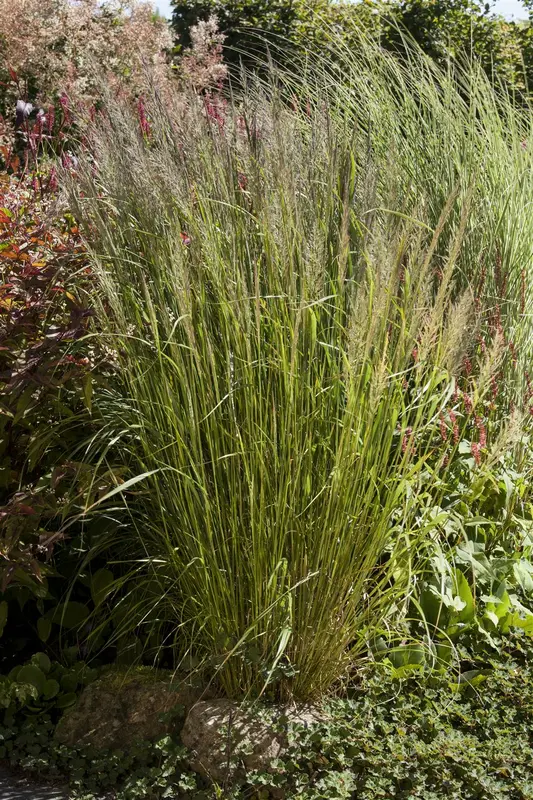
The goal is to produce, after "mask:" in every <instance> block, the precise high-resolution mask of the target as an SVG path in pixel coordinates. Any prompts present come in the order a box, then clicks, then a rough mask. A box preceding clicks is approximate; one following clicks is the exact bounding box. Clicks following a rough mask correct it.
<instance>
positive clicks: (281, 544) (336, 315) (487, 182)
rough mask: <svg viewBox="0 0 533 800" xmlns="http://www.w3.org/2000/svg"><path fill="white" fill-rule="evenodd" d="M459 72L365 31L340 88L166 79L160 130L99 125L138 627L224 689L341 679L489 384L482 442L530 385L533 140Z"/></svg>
mask: <svg viewBox="0 0 533 800" xmlns="http://www.w3.org/2000/svg"><path fill="white" fill-rule="evenodd" d="M339 54H340V55H342V53H341V47H340V45H339V52H338V53H337V56H338V57H339ZM462 82H463V84H464V85H462V86H458V85H457V83H456V79H455V78H454V79H452V78H451V77H450V76H446V75H442V74H440V73H437V72H435V70H433V69H432V68H431V67H430V65H429V63H428V62H427V61H425V60H424V59H423V58H422V57H420V56H418V55H417V54H413V56H412V62H411V63H410V64H409V66H408V68H407V67H404V66H401V65H400V64H399V63H398V62H396V61H395V60H394V59H393V57H391V56H386V55H384V54H383V53H381V52H380V51H379V50H374V49H372V47H370V46H367V45H365V44H364V43H362V46H361V51H360V53H358V54H350V55H349V57H348V54H347V55H346V63H345V64H344V65H343V78H342V79H340V78H335V76H334V77H333V78H332V76H331V73H329V74H327V75H326V73H324V74H322V75H321V74H319V73H318V72H317V71H315V72H314V73H313V75H309V76H308V78H307V79H306V78H305V77H304V78H299V79H298V80H296V79H295V78H290V77H280V76H274V75H272V79H271V81H270V82H269V83H268V82H267V83H265V84H262V85H259V84H258V83H257V82H254V81H253V80H252V79H250V80H249V81H248V85H247V88H245V89H244V91H243V94H242V96H239V98H238V99H236V98H235V97H231V96H229V95H228V96H227V97H222V96H220V95H213V94H211V95H209V96H208V97H206V98H205V99H204V101H202V102H199V101H198V100H197V99H191V100H190V101H189V102H187V103H184V102H183V100H181V101H180V103H181V105H180V111H179V114H178V113H175V112H174V111H173V109H172V108H171V107H169V106H168V105H167V106H166V107H163V106H162V104H161V103H160V102H159V101H158V98H157V95H156V94H155V95H154V96H153V97H152V98H150V97H146V98H145V103H146V107H145V111H144V113H145V120H148V122H149V126H146V125H145V126H142V125H141V126H140V125H139V119H138V118H137V116H136V112H135V110H133V111H132V110H130V108H129V107H127V106H126V105H124V104H121V103H120V102H116V101H113V102H112V103H110V104H109V106H108V108H107V111H106V114H105V116H102V117H101V118H100V120H99V121H98V122H97V123H96V127H94V128H93V129H92V131H91V132H90V136H91V140H92V143H93V148H94V149H93V158H94V160H91V159H87V160H86V161H85V162H84V161H83V159H82V160H80V165H79V169H78V175H77V180H78V183H77V184H76V185H75V186H74V188H73V197H74V198H75V202H76V204H77V212H78V214H79V216H80V217H81V219H82V220H83V221H84V222H85V226H86V231H87V238H88V242H89V245H90V248H91V253H92V259H93V263H94V269H95V272H96V275H97V277H98V281H99V290H98V296H97V297H96V298H95V302H96V305H97V314H98V316H99V324H100V325H101V327H102V334H101V336H102V337H104V338H105V342H106V345H107V346H108V347H109V348H110V349H111V350H112V352H113V354H114V356H113V357H114V358H115V359H116V361H117V365H118V368H117V371H116V375H115V380H114V382H112V383H110V384H108V386H107V388H106V389H105V391H104V390H100V392H99V393H98V396H96V395H95V396H94V398H93V413H94V415H95V418H98V419H99V421H100V426H101V431H100V435H99V437H98V442H97V446H98V448H100V453H101V455H100V459H101V461H100V463H103V461H104V459H107V461H109V460H110V459H114V460H115V463H118V464H119V465H120V467H121V480H125V479H127V480H126V482H125V483H124V484H122V489H120V488H119V486H118V484H117V490H116V492H115V494H114V497H113V504H115V505H116V500H117V495H118V494H120V495H122V497H123V498H124V501H125V503H126V505H127V507H128V510H129V517H128V518H127V524H126V523H125V524H124V526H123V531H122V533H121V534H120V533H115V534H114V544H115V545H116V543H117V541H118V540H117V537H119V536H122V540H121V541H122V547H123V550H122V552H123V557H124V559H125V560H126V559H129V560H130V562H131V582H130V583H129V584H126V586H129V587H130V588H128V590H127V591H126V590H124V591H125V593H124V594H123V595H122V600H120V602H118V603H117V613H119V614H120V618H121V620H122V623H121V624H122V628H121V631H122V634H123V635H125V634H126V629H127V626H128V625H129V626H130V629H131V630H134V629H136V630H137V631H139V630H141V628H142V627H143V625H144V626H146V628H148V629H149V630H150V631H151V632H152V634H153V635H154V636H155V639H156V641H158V642H159V644H160V647H161V648H163V647H170V648H172V649H173V652H174V654H175V663H176V664H185V663H186V659H189V658H190V657H191V656H192V658H193V659H194V662H195V663H196V664H201V665H202V666H203V668H205V669H206V670H207V671H208V674H210V675H211V676H212V678H213V680H215V681H216V682H217V684H218V686H219V687H220V688H221V689H222V690H223V691H224V692H226V693H227V694H228V695H229V696H236V697H242V696H258V695H261V694H265V693H266V694H268V695H269V696H276V697H278V698H284V699H287V698H291V697H295V698H300V699H307V698H312V697H315V696H317V695H320V694H321V693H324V692H325V691H327V690H328V689H330V688H331V687H332V686H334V685H335V684H337V683H338V682H339V681H341V680H343V679H345V678H346V676H347V675H348V674H349V672H350V670H351V669H352V667H353V665H354V663H355V662H356V660H357V658H359V657H360V656H361V654H362V653H363V652H364V650H365V648H366V642H367V640H368V638H369V637H370V636H373V635H374V634H375V632H376V630H378V629H379V628H380V627H381V626H383V625H385V624H388V623H389V622H390V621H391V620H392V619H394V618H398V617H400V616H401V615H402V614H404V613H405V612H406V609H407V607H408V604H409V598H410V595H411V592H412V590H413V586H414V584H415V582H416V576H417V571H418V567H419V565H418V553H419V552H421V551H422V550H423V548H422V547H419V545H420V544H421V542H422V541H423V540H424V539H426V538H427V537H429V536H436V535H437V534H438V525H437V523H436V522H432V521H431V519H432V518H431V515H430V514H429V513H426V512H428V511H429V510H430V509H431V507H432V506H433V505H438V499H439V493H442V492H443V491H444V489H443V487H444V486H445V476H446V469H447V465H448V463H449V462H450V459H453V458H454V457H455V455H456V454H457V449H458V446H459V441H460V439H461V438H463V435H466V433H465V432H468V431H469V430H470V429H471V430H472V431H473V434H472V435H476V436H477V435H478V434H476V433H475V431H479V425H478V427H477V428H476V425H475V420H476V419H477V417H480V419H481V416H480V415H481V413H482V409H483V408H484V405H483V404H484V402H485V399H486V398H487V397H489V396H491V394H490V391H491V385H493V381H494V380H495V378H496V375H497V376H498V380H499V381H500V382H501V380H502V375H505V376H508V382H507V384H506V386H505V390H502V392H501V395H500V398H499V401H498V403H499V404H498V405H495V406H494V408H495V410H493V412H492V413H493V417H492V423H491V428H490V430H491V431H494V432H495V433H494V434H491V435H494V436H495V435H496V433H498V431H501V429H502V425H503V422H501V420H503V418H504V417H505V415H507V414H508V410H509V407H510V404H514V405H515V406H516V405H518V404H519V403H520V397H521V394H520V393H521V391H522V389H521V385H520V381H519V379H518V377H516V376H518V375H519V373H520V370H521V369H522V367H521V364H522V363H523V361H524V359H525V358H526V357H527V352H526V347H527V344H528V341H529V339H528V336H527V327H528V323H525V322H524V314H523V313H521V311H520V293H521V292H524V291H527V292H529V281H528V282H527V285H526V289H524V286H523V284H522V283H521V282H520V275H521V274H522V270H524V269H525V270H526V273H527V275H528V276H529V271H530V264H531V241H533V230H532V228H533V219H532V217H531V214H530V210H529V204H530V202H531V198H532V197H533V178H532V175H533V172H532V170H531V157H530V153H529V149H528V148H524V147H522V146H521V144H520V143H521V142H522V141H523V140H524V139H526V138H527V132H526V131H525V130H524V127H523V125H524V122H523V119H522V117H521V116H520V114H519V113H518V112H515V111H514V110H513V109H512V107H511V104H510V102H508V101H507V100H506V99H505V98H497V97H496V95H495V94H494V92H493V90H492V89H491V88H490V86H489V84H488V82H487V80H486V79H485V78H484V77H483V75H482V74H481V72H478V71H477V70H475V69H473V70H472V72H471V73H468V74H466V73H465V74H464V75H462ZM245 83H246V81H243V84H245ZM496 254H498V259H496ZM497 264H498V265H499V266H498V269H499V270H500V275H501V274H505V275H507V276H508V279H507V283H506V294H505V297H503V296H502V297H500V296H497V292H498V277H497V273H496V269H497V266H496V265H497ZM481 274H483V276H484V278H483V280H484V284H483V288H482V290H481V291H477V290H478V289H479V286H480V275H481ZM500 289H501V279H500ZM495 306H497V307H498V308H499V311H498V315H499V316H498V320H499V322H498V323H497V324H496V322H494V308H495ZM490 314H492V317H491V316H490ZM491 320H492V322H491ZM480 336H483V337H484V342H485V346H484V348H481V346H480V345H479V337H480ZM502 337H507V338H506V339H505V342H508V341H509V340H510V339H511V337H512V340H513V342H514V343H515V346H516V352H517V355H516V358H515V360H514V361H513V360H512V359H510V358H509V357H508V353H507V350H508V348H506V347H505V346H504V345H503V344H502V342H503V341H504V340H503V339H502ZM465 360H467V361H468V363H469V365H470V366H469V368H468V369H465ZM464 398H467V399H464ZM479 424H481V423H479ZM483 430H484V434H483V435H484V437H485V439H484V441H483V446H484V447H483V448H482V447H481V443H480V442H479V441H477V439H476V443H477V444H478V446H479V450H480V454H479V455H480V459H482V458H483V457H484V453H485V449H484V448H486V447H489V446H490V444H491V442H488V443H487V441H486V435H487V434H486V430H485V428H484V429H483ZM459 434H461V435H459ZM92 446H93V448H94V447H96V445H95V444H94V442H93V445H92ZM476 452H477V451H476ZM125 472H126V474H125ZM125 609H127V613H126V611H125ZM187 663H188V662H187Z"/></svg>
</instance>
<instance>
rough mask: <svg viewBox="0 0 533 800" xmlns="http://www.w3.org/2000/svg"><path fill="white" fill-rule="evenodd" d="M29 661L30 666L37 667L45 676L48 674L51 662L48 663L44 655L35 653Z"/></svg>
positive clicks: (48, 660)
mask: <svg viewBox="0 0 533 800" xmlns="http://www.w3.org/2000/svg"><path fill="white" fill-rule="evenodd" d="M31 661H32V664H35V666H36V667H39V669H40V670H42V672H44V673H45V675H46V674H47V673H48V672H50V669H51V667H52V662H51V661H50V659H49V658H48V656H47V655H46V653H35V655H34V656H32V659H31Z"/></svg>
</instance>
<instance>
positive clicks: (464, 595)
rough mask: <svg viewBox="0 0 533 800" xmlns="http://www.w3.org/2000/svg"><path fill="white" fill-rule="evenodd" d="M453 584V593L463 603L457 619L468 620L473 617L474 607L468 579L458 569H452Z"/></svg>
mask: <svg viewBox="0 0 533 800" xmlns="http://www.w3.org/2000/svg"><path fill="white" fill-rule="evenodd" d="M454 584H455V587H454V591H455V593H456V594H457V595H458V596H459V597H460V598H461V600H462V601H463V603H464V607H463V608H462V609H461V611H460V612H459V620H460V622H470V621H471V620H472V619H474V616H475V613H476V607H475V603H474V597H473V595H472V591H471V589H470V586H469V584H468V581H467V579H466V578H465V576H464V575H463V573H462V572H461V570H460V569H456V570H454Z"/></svg>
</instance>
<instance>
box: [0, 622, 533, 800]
mask: <svg viewBox="0 0 533 800" xmlns="http://www.w3.org/2000/svg"><path fill="white" fill-rule="evenodd" d="M462 656H463V658H464V662H463V663H464V664H465V666H468V664H469V663H470V664H471V663H472V656H469V655H468V654H467V652H466V651H463V652H462ZM478 666H484V669H483V670H481V671H480V677H479V679H478V681H477V684H474V683H472V682H468V681H463V680H462V678H461V674H460V673H459V672H457V671H456V670H452V671H449V670H448V671H443V672H442V673H441V674H440V675H437V674H434V675H433V676H432V677H429V678H428V676H427V675H424V676H420V675H418V674H417V672H416V671H414V670H412V671H411V673H410V674H408V675H404V677H403V678H401V679H400V678H397V677H394V674H393V673H392V672H391V666H390V664H388V665H387V664H386V663H382V664H381V665H379V664H376V665H374V666H373V667H370V668H366V669H365V670H364V671H363V672H362V673H361V681H360V683H359V684H358V685H356V686H354V687H353V688H352V689H351V690H350V692H349V693H348V698H345V699H337V700H331V701H329V702H327V703H326V707H325V709H326V711H327V715H328V716H327V719H326V720H325V721H324V723H321V724H319V725H318V724H317V725H312V726H310V727H308V728H305V727H303V726H295V727H294V728H293V730H292V733H291V744H290V748H289V750H288V751H287V752H286V753H285V754H284V757H283V759H281V760H278V761H276V762H274V763H273V764H272V768H271V770H269V771H268V772H257V773H252V772H249V773H248V775H247V776H246V781H245V783H244V785H242V786H240V787H234V788H230V787H229V786H228V787H224V786H218V787H216V786H215V787H210V786H209V785H208V784H207V783H205V782H203V781H202V780H201V779H200V778H199V777H198V776H196V775H195V774H194V773H192V772H191V771H190V769H189V768H188V766H187V759H188V757H189V754H188V753H187V752H186V750H185V749H184V748H183V747H182V746H181V744H180V742H179V737H175V738H174V737H171V736H170V737H165V738H163V739H161V740H160V741H158V742H154V743H151V744H150V743H146V742H144V743H139V746H138V747H134V748H132V749H131V750H129V751H128V752H127V753H125V752H120V751H117V752H105V751H104V752H102V751H98V750H97V749H94V748H92V749H91V748H82V749H69V748H67V747H64V746H60V745H58V744H55V743H54V742H53V730H54V716H53V715H52V716H50V714H44V715H43V714H41V715H39V716H35V715H33V716H32V715H28V714H26V715H20V714H19V715H18V716H17V718H16V719H17V721H16V723H15V724H13V723H12V724H11V725H9V726H6V725H5V724H4V725H3V726H2V725H0V737H2V738H1V740H0V741H1V743H0V747H2V750H0V753H2V755H3V756H4V757H6V758H7V761H8V762H9V763H10V764H11V765H13V766H18V767H19V768H20V767H21V766H22V767H24V768H25V769H26V770H29V771H37V772H39V774H40V775H44V776H48V777H49V778H51V779H54V780H55V781H61V782H62V783H63V782H65V780H66V781H68V782H69V783H70V787H71V795H70V796H71V797H72V798H85V800H91V799H92V798H95V797H101V796H106V797H110V798H115V799H116V800H134V798H154V800H155V799H156V798H165V797H173V798H191V800H192V798H194V800H201V798H205V799H206V800H208V798H216V797H226V798H235V799H237V798H244V797H264V798H267V797H271V796H275V797H277V796H280V793H281V794H282V796H283V797H286V798H297V797H304V798H307V799H308V800H318V798H332V800H333V799H334V800H340V798H356V799H357V800H372V799H373V798H376V797H387V798H401V799H402V800H408V799H409V798H420V800H442V799H443V798H446V797H448V798H453V800H464V798H467V797H468V798H476V800H492V799H493V798H502V800H504V799H505V800H510V798H512V800H529V798H531V797H533V783H532V777H531V767H530V764H531V758H532V745H531V724H532V716H531V715H532V713H533V707H532V704H531V698H530V683H531V678H532V676H531V643H530V640H529V639H528V638H527V637H525V636H524V635H522V636H519V637H514V638H511V639H510V640H509V641H508V646H507V651H506V653H505V654H502V655H500V656H499V657H498V658H496V659H491V660H490V661H489V660H487V661H485V662H484V664H483V662H479V663H478ZM256 713H258V714H259V713H260V714H263V715H264V714H266V715H267V716H268V714H269V713H270V714H272V712H271V711H269V709H268V707H267V708H264V707H261V706H259V707H258V708H257V712H256ZM274 716H275V714H274ZM249 745H250V743H247V742H245V743H243V747H244V749H246V747H247V746H249ZM229 760H230V762H233V761H235V762H236V763H239V754H238V753H237V752H235V753H231V754H229ZM271 792H273V794H271ZM276 792H277V793H276Z"/></svg>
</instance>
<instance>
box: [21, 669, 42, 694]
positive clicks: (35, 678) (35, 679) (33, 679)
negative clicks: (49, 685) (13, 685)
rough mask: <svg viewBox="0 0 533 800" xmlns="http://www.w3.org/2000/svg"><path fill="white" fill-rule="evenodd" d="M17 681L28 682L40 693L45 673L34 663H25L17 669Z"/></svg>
mask: <svg viewBox="0 0 533 800" xmlns="http://www.w3.org/2000/svg"><path fill="white" fill-rule="evenodd" d="M17 682H18V683H28V684H29V685H30V686H35V688H36V689H37V691H38V692H39V694H42V692H43V690H44V687H45V684H46V675H45V674H44V672H43V671H42V670H41V669H39V667H36V666H35V665H34V664H26V666H24V667H21V669H20V670H19V672H18V674H17Z"/></svg>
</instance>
